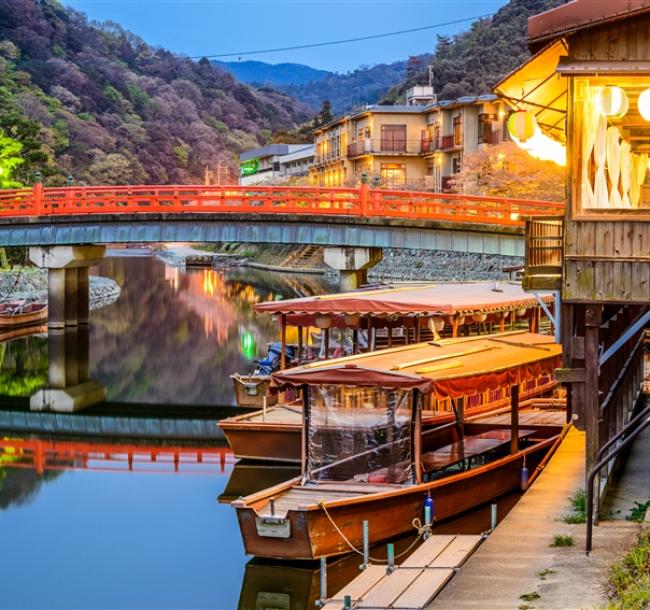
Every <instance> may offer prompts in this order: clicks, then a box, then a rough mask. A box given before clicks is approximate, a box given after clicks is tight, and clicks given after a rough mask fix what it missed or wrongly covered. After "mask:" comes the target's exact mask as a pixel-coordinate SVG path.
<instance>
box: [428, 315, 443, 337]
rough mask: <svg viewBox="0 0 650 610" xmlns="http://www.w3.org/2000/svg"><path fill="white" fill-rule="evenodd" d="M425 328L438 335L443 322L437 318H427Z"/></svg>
mask: <svg viewBox="0 0 650 610" xmlns="http://www.w3.org/2000/svg"><path fill="white" fill-rule="evenodd" d="M427 327H428V328H429V330H430V331H431V332H432V333H433V332H437V333H440V332H442V329H443V328H444V327H445V320H444V318H441V317H439V316H433V317H432V318H429V319H428V320H427Z"/></svg>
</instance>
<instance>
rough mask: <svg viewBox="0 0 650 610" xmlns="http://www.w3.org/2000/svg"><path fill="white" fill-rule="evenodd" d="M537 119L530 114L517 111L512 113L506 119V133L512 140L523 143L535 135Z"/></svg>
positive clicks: (524, 111) (525, 111)
mask: <svg viewBox="0 0 650 610" xmlns="http://www.w3.org/2000/svg"><path fill="white" fill-rule="evenodd" d="M536 131H537V119H536V118H535V115H534V114H533V113H532V112H528V111H527V110H518V111H517V112H513V113H512V114H511V115H510V118H509V119H508V132H509V133H510V135H511V136H512V137H513V138H516V139H517V140H519V141H520V142H525V141H526V140H529V139H530V138H532V137H533V136H534V135H535V132H536Z"/></svg>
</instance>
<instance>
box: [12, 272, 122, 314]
mask: <svg viewBox="0 0 650 610" xmlns="http://www.w3.org/2000/svg"><path fill="white" fill-rule="evenodd" d="M89 293H90V309H99V308H100V307H105V306H106V305H110V304H111V303H114V302H115V301H117V299H118V297H119V296H120V287H119V286H118V284H117V282H116V281H115V280H113V279H111V278H109V277H98V276H95V275H91V276H90V286H89ZM9 299H12V300H13V299H25V301H27V302H34V303H46V302H47V273H46V271H45V270H44V269H35V268H28V269H21V270H19V271H3V272H0V302H2V301H6V300H9Z"/></svg>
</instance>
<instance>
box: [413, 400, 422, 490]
mask: <svg viewBox="0 0 650 610" xmlns="http://www.w3.org/2000/svg"><path fill="white" fill-rule="evenodd" d="M413 466H414V468H415V482H416V483H422V408H421V405H420V393H419V392H418V391H417V390H414V391H413Z"/></svg>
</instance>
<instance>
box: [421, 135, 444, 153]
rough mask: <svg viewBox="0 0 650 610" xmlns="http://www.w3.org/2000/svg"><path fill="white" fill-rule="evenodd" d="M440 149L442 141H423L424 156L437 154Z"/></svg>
mask: <svg viewBox="0 0 650 610" xmlns="http://www.w3.org/2000/svg"><path fill="white" fill-rule="evenodd" d="M439 148H440V139H439V138H431V139H430V140H422V154H423V155H426V154H427V153H432V152H435V151H436V150H438V149H439Z"/></svg>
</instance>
